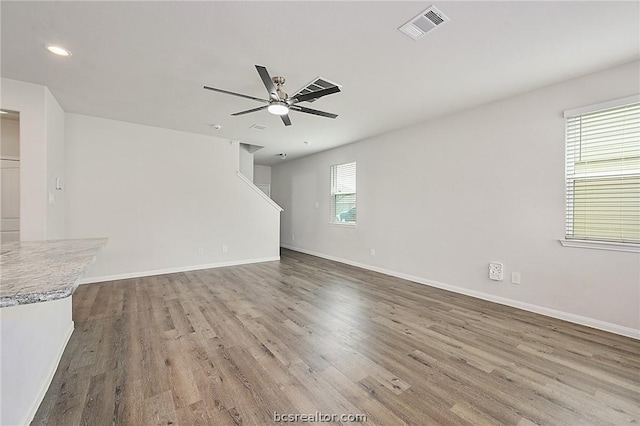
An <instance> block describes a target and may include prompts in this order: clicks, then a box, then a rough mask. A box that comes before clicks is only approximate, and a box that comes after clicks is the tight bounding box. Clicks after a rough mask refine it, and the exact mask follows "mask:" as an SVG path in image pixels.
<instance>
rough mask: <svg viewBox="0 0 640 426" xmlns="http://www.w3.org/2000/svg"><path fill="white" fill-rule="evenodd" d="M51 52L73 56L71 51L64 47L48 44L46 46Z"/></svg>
mask: <svg viewBox="0 0 640 426" xmlns="http://www.w3.org/2000/svg"><path fill="white" fill-rule="evenodd" d="M44 47H45V48H46V49H47V50H48V51H49V52H51V53H53V54H55V55H58V56H71V52H69V51H68V50H67V49H65V48H64V47H60V46H54V45H52V44H47V45H46V46H44Z"/></svg>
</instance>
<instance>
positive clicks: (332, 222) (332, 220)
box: [329, 160, 358, 228]
mask: <svg viewBox="0 0 640 426" xmlns="http://www.w3.org/2000/svg"><path fill="white" fill-rule="evenodd" d="M347 164H353V165H354V168H355V177H356V188H355V191H354V192H348V193H343V194H334V193H333V170H334V168H336V170H337V167H338V166H344V165H347ZM348 194H353V195H355V196H356V207H357V205H358V162H357V161H356V160H352V161H345V162H342V163H336V164H331V165H330V166H329V209H331V211H329V225H335V226H343V227H349V228H356V227H357V225H358V219H357V216H356V221H355V222H339V221H336V220H335V217H333V216H334V215H333V211H332V210H333V206H334V197H335V196H336V195H348Z"/></svg>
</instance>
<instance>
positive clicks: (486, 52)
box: [0, 1, 640, 165]
mask: <svg viewBox="0 0 640 426" xmlns="http://www.w3.org/2000/svg"><path fill="white" fill-rule="evenodd" d="M0 4H1V6H0V7H1V19H2V27H1V36H2V40H1V42H2V57H1V59H2V62H1V71H2V76H3V77H8V78H12V79H17V80H23V81H29V82H33V83H38V84H42V85H46V86H48V87H49V88H50V89H51V91H52V93H53V94H54V96H55V97H56V99H58V101H59V102H60V104H61V106H62V108H63V109H64V110H65V111H68V112H76V113H80V114H87V115H93V116H98V117H106V118H111V119H116V120H124V121H129V122H134V123H141V124H146V125H150V126H157V127H164V128H170V129H177V130H183V131H188V132H195V133H201V134H207V135H215V136H219V137H222V138H225V139H233V140H237V141H241V142H245V143H250V144H254V145H260V146H264V147H265V148H264V149H262V150H260V151H258V152H256V162H257V163H259V164H265V165H272V164H277V163H279V162H281V161H282V160H281V159H280V158H279V157H278V156H277V154H278V153H280V152H285V153H287V154H288V156H287V160H290V159H294V158H297V157H300V156H303V155H308V154H310V153H312V152H317V151H320V150H324V149H328V148H331V147H335V146H338V145H342V144H346V143H350V142H354V141H357V140H361V139H363V138H366V137H369V136H372V135H376V134H380V133H384V132H388V131H390V130H393V129H396V128H400V127H404V126H408V125H411V124H414V123H418V122H421V121H425V120H427V119H430V118H433V117H437V116H440V115H443V114H446V113H449V112H453V111H456V110H460V109H465V108H469V107H472V106H476V105H480V104H483V103H486V102H490V101H492V100H495V99H499V98H504V97H507V96H509V95H512V94H515V93H520V92H525V91H528V90H531V89H534V88H537V87H541V86H544V85H548V84H551V83H554V82H557V81H561V80H565V79H568V78H572V77H576V76H579V75H584V74H588V73H591V72H594V71H598V70H601V69H605V68H608V67H611V66H615V65H618V64H622V63H626V62H629V61H632V60H636V59H638V58H639V57H640V2H637V1H625V2H614V1H604V2H594V1H585V2H579V1H562V2H550V1H545V2H543V1H536V2H519V1H510V2H507V1H501V2H484V1H473V2H461V1H455V2H447V1H435V2H431V1H425V2H417V1H410V2H400V1H386V2H383V1H375V2H346V1H343V2H321V1H316V2H303V1H295V2H282V1H275V2H272V1H258V2H243V1H236V2H180V1H174V2H144V1H135V2H94V1H85V2H10V1H2V2H1V3H0ZM431 4H434V5H436V6H437V7H438V8H439V9H440V10H441V11H442V12H443V13H445V14H446V15H447V16H448V17H449V18H450V19H451V21H450V22H448V23H446V24H444V25H443V26H441V27H439V28H438V29H436V30H434V31H433V32H430V33H429V34H427V35H426V36H425V37H423V38H422V39H421V40H419V41H417V42H416V41H413V40H411V39H410V38H408V37H407V36H405V35H404V34H402V33H400V32H399V31H398V30H397V28H398V27H399V26H401V25H402V24H404V23H405V22H407V21H408V20H409V19H411V18H413V17H414V16H415V15H417V14H418V13H420V12H421V11H423V10H424V9H426V8H427V7H428V6H429V5H431ZM47 43H58V44H61V45H63V46H64V47H66V48H67V49H69V50H70V51H71V52H72V53H73V56H71V57H70V58H61V57H56V56H54V55H52V54H50V53H48V52H47V51H46V50H44V49H43V45H44V44H47ZM255 64H259V65H264V66H266V67H267V69H268V70H269V72H270V73H271V75H272V76H273V75H282V76H284V77H285V78H286V79H287V85H286V86H285V89H286V91H287V92H288V93H290V94H293V93H294V92H295V91H296V90H297V89H299V88H300V87H302V86H303V85H304V84H306V83H308V82H309V81H311V80H312V79H313V78H315V77H317V76H319V75H321V76H323V77H325V78H327V79H329V80H332V81H334V82H337V83H339V84H342V85H343V91H342V93H338V94H334V95H330V96H327V97H325V98H322V99H320V100H318V101H316V102H314V103H312V104H309V106H310V107H311V108H315V109H320V110H324V111H329V112H333V113H336V114H339V117H338V118H337V119H335V120H331V119H327V118H322V117H317V116H310V115H306V114H301V113H295V112H292V113H291V115H290V117H291V120H292V122H293V125H292V126H289V127H285V126H284V125H283V124H282V122H281V121H280V119H279V117H277V116H274V115H271V114H269V113H268V112H266V111H260V112H257V113H254V114H248V115H245V116H241V117H231V116H230V114H231V113H233V112H237V111H241V110H244V109H249V108H253V107H257V106H260V105H261V104H259V103H257V102H254V101H251V100H248V99H242V98H236V97H231V96H227V95H224V94H219V93H214V92H210V91H206V90H203V89H202V86H203V85H209V86H213V87H218V88H223V89H227V90H231V91H235V92H240V93H244V94H248V95H251V96H256V97H264V98H266V97H267V94H266V90H265V88H264V86H263V85H262V82H261V80H260V78H259V76H258V74H257V72H256V70H255V68H254V65H255ZM211 124H221V125H222V129H221V130H219V131H214V130H213V129H212V128H211ZM252 124H261V125H265V126H267V127H268V128H267V129H266V130H263V131H258V130H254V129H249V127H250V126H251V125H252ZM304 141H308V142H310V143H309V144H308V145H307V144H304Z"/></svg>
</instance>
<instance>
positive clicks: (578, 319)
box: [281, 244, 640, 340]
mask: <svg viewBox="0 0 640 426" xmlns="http://www.w3.org/2000/svg"><path fill="white" fill-rule="evenodd" d="M281 246H282V248H286V249H289V250H293V251H297V252H300V253H305V254H309V255H311V256H317V257H321V258H323V259H327V260H333V261H335V262H340V263H344V264H346V265H351V266H355V267H357V268H362V269H367V270H369V271H374V272H379V273H381V274H385V275H390V276H392V277H396V278H402V279H404V280H408V281H413V282H416V283H418V284H423V285H428V286H431V287H436V288H439V289H442V290H448V291H451V292H453V293H458V294H464V295H465V296H471V297H475V298H478V299H482V300H486V301H488V302H494V303H499V304H501V305H506V306H510V307H512V308H518V309H522V310H524V311H528V312H533V313H536V314H540V315H545V316H548V317H552V318H556V319H561V320H564V321H568V322H571V323H574V324H579V325H584V326H587V327H591V328H595V329H598V330H603V331H608V332H610V333H614V334H619V335H621V336H626V337H631V338H633V339H638V340H640V330H637V329H635V328H631V327H625V326H622V325H618V324H613V323H610V322H606V321H600V320H597V319H593V318H589V317H583V316H580V315H576V314H572V313H569V312H563V311H558V310H556V309H551V308H547V307H544V306H540V305H534V304H531V303H526V302H520V301H518V300H513V299H508V298H505V297H500V296H494V295H492V294H489V293H484V292H480V291H475V290H469V289H466V288H463V287H458V286H454V285H450V284H445V283H441V282H438V281H432V280H427V279H425V278H422V277H417V276H414V275H409V274H405V273H402V272H397V271H392V270H389V269H384V268H378V267H377V266H372V265H367V264H364V263H360V262H353V261H351V260H348V259H343V258H339V257H335V256H331V255H328V254H324V253H318V252H315V251H311V250H307V249H303V248H300V247H294V246H290V245H285V244H282V245H281Z"/></svg>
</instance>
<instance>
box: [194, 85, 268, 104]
mask: <svg viewBox="0 0 640 426" xmlns="http://www.w3.org/2000/svg"><path fill="white" fill-rule="evenodd" d="M204 88H205V89H207V90H213V91H214V92H220V93H225V94H227V95H233V96H240V97H241V98H247V99H253V100H254V101H258V102H266V103H268V102H269V101H268V100H266V99H260V98H256V97H253V96H249V95H243V94H242V93H236V92H230V91H228V90H222V89H216V88H215V87H209V86H204Z"/></svg>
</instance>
